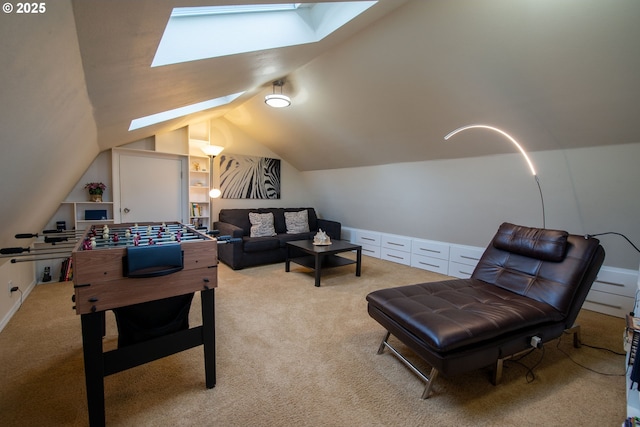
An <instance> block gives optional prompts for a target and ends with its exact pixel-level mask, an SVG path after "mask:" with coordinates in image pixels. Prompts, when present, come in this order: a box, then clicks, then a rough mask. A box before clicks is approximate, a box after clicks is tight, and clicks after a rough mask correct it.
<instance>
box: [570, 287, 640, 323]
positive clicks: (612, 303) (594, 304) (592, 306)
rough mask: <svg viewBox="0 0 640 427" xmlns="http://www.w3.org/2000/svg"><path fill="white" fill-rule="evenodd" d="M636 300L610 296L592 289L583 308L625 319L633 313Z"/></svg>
mask: <svg viewBox="0 0 640 427" xmlns="http://www.w3.org/2000/svg"><path fill="white" fill-rule="evenodd" d="M634 302H635V299H634V298H632V297H626V296H622V295H614V294H609V293H607V292H601V291H598V290H595V289H591V291H589V293H588V294H587V299H586V300H585V302H584V305H583V306H582V308H586V309H587V310H592V311H597V312H599V313H604V314H609V315H611V316H617V317H625V316H626V315H627V314H628V313H629V312H631V311H633V303H634Z"/></svg>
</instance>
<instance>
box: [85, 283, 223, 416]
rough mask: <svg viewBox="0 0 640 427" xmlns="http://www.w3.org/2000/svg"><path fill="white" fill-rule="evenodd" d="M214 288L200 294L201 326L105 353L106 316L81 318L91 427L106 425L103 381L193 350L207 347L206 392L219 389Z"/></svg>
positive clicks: (102, 314) (97, 315)
mask: <svg viewBox="0 0 640 427" xmlns="http://www.w3.org/2000/svg"><path fill="white" fill-rule="evenodd" d="M214 290H215V288H211V289H207V290H203V291H202V292H200V298H201V304H202V325H200V326H196V327H193V328H189V329H186V330H183V331H178V332H174V333H172V334H168V335H163V336H161V337H158V338H154V339H151V340H148V341H143V342H140V343H137V344H133V345H128V346H126V347H122V348H118V349H115V350H110V351H107V352H103V347H102V338H103V332H104V322H105V312H104V311H100V312H95V313H88V314H81V315H80V320H81V323H82V347H83V353H84V371H85V381H86V386H87V406H88V412H89V425H90V426H91V427H96V426H104V425H105V405H104V377H106V376H107V375H111V374H115V373H117V372H121V371H124V370H127V369H130V368H133V367H136V366H140V365H143V364H145V363H148V362H151V361H154V360H157V359H161V358H163V357H166V356H169V355H171V354H175V353H179V352H181V351H184V350H188V349H190V348H193V347H197V346H199V345H202V346H203V347H204V369H205V381H206V386H207V388H213V387H214V386H215V385H216V360H215V357H216V356H215V354H216V336H215V335H216V334H215V295H214Z"/></svg>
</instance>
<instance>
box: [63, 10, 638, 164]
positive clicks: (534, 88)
mask: <svg viewBox="0 0 640 427" xmlns="http://www.w3.org/2000/svg"><path fill="white" fill-rule="evenodd" d="M278 2H279V1H259V0H253V1H237V0H236V1H232V0H208V1H203V0H193V1H190V2H189V3H188V4H185V2H183V1H176V0H136V1H130V0H74V1H73V11H74V16H75V22H76V27H77V28H76V29H77V36H78V41H79V47H80V52H81V57H82V64H83V68H84V73H85V79H86V84H87V91H88V94H89V98H90V102H91V104H92V106H93V110H94V111H93V114H94V118H95V122H96V126H97V134H98V143H99V146H100V149H101V150H106V149H109V148H112V147H115V146H119V145H123V144H127V143H129V142H132V141H136V140H139V139H143V138H146V137H149V136H151V135H154V134H157V133H161V132H166V131H169V130H173V129H177V128H179V127H182V126H185V125H187V124H189V123H196V122H201V121H203V120H207V119H216V118H217V119H220V120H225V121H227V122H229V123H231V124H233V125H235V126H237V127H238V128H239V129H241V130H242V131H243V132H245V133H246V134H248V135H250V136H251V137H253V138H254V139H255V140H256V141H258V142H260V143H262V144H264V145H265V146H266V147H267V148H269V149H270V150H271V151H273V152H274V153H276V154H277V155H278V156H280V157H281V158H282V159H284V160H286V161H287V162H289V163H290V164H292V165H293V166H294V167H296V168H297V169H299V170H302V171H306V170H318V169H334V168H345V167H356V166H366V165H379V164H388V163H399V162H409V161H417V160H431V159H443V158H457V157H471V156H482V155H490V154H497V153H505V152H514V150H515V149H514V147H512V146H510V144H505V143H504V141H502V140H499V139H497V138H496V136H495V135H489V134H484V133H483V132H482V131H478V132H467V133H466V134H461V135H460V136H457V137H456V138H457V140H456V142H455V143H452V142H448V143H445V142H444V140H443V136H444V135H445V134H447V133H448V132H449V131H451V130H453V129H454V128H457V127H459V126H462V125H466V124H471V123H479V122H480V123H487V124H492V125H495V126H499V127H502V128H503V129H505V130H507V131H508V132H509V133H511V134H512V135H513V136H514V137H516V138H517V139H518V140H519V141H520V142H521V143H522V144H523V145H524V147H525V149H527V150H529V151H539V150H553V149H565V148H574V147H587V146H596V145H605V144H625V143H637V142H640V127H639V126H637V125H636V122H637V111H638V108H637V102H638V101H637V100H638V99H640V79H639V78H638V76H640V43H638V41H639V40H640V25H638V24H637V23H638V21H639V20H640V2H638V1H636V0H611V1H606V2H604V1H602V0H456V1H451V0H380V1H379V2H378V4H376V5H375V6H373V7H371V8H370V9H368V10H367V11H365V12H364V13H363V14H362V15H360V16H358V17H356V18H355V19H353V20H352V21H350V22H349V23H347V25H345V26H344V27H342V28H341V29H339V30H338V31H336V32H335V33H333V34H331V35H329V36H328V37H326V38H325V39H323V40H321V41H319V42H317V43H311V44H305V45H298V46H292V47H285V48H277V49H270V50H263V51H257V52H250V53H244V54H238V55H231V56H224V57H220V58H214V59H204V60H199V61H193V62H186V63H180V64H175V65H166V66H161V67H155V68H151V67H150V64H151V62H152V60H153V57H154V55H155V52H156V49H157V47H158V44H159V42H160V39H161V37H162V34H163V31H164V28H165V25H166V23H167V20H168V18H169V15H170V13H171V10H172V8H173V7H179V6H199V5H222V4H252V3H278ZM255 37H260V34H256V35H255ZM208 42H211V41H207V40H203V41H202V43H208ZM283 77H284V78H285V79H286V82H287V83H286V84H285V86H284V92H285V93H286V94H288V95H289V96H291V98H292V102H293V104H292V105H291V106H290V107H288V108H285V109H271V108H269V107H267V106H266V105H265V104H264V102H263V99H264V96H265V95H266V94H268V93H271V91H272V86H271V83H272V82H273V81H274V80H276V79H279V78H283ZM240 91H246V93H245V94H244V95H242V96H241V97H239V98H238V99H236V100H235V101H234V102H232V103H231V104H228V105H226V106H223V107H218V108H214V109H211V110H207V111H204V112H201V113H196V114H193V115H190V116H186V117H183V118H179V119H174V120H171V121H168V122H165V123H160V124H158V125H154V126H149V127H146V128H142V129H138V130H135V131H128V129H129V125H130V122H131V120H132V119H135V118H139V117H143V116H147V115H150V114H155V113H158V112H161V111H165V110H170V109H174V108H178V107H182V106H185V105H190V104H195V103H198V102H202V101H205V100H209V99H213V98H217V97H221V96H226V95H229V94H232V93H236V92H240Z"/></svg>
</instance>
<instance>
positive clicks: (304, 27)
mask: <svg viewBox="0 0 640 427" xmlns="http://www.w3.org/2000/svg"><path fill="white" fill-rule="evenodd" d="M376 3H377V1H351V2H328V3H286V4H264V5H240V6H210V7H182V8H175V9H173V12H172V13H171V17H170V18H169V22H168V24H167V27H166V28H165V30H164V34H163V35H162V39H161V41H160V45H159V46H158V50H157V51H156V55H155V57H154V58H153V62H152V64H151V66H152V67H158V66H161V65H169V64H176V63H180V62H188V61H197V60H200V59H206V58H215V57H219V56H227V55H235V54H239V53H246V52H254V51H258V50H265V49H275V48H279V47H285V46H295V45H300V44H306V43H315V42H318V41H320V40H322V39H323V38H325V37H326V36H328V35H329V34H331V33H332V32H334V31H335V30H337V29H338V28H340V27H342V26H343V25H345V24H346V23H347V22H349V21H351V20H352V19H353V18H355V17H356V16H358V15H360V14H361V13H363V12H364V11H366V10H367V9H369V8H370V7H371V6H373V5H374V4H376Z"/></svg>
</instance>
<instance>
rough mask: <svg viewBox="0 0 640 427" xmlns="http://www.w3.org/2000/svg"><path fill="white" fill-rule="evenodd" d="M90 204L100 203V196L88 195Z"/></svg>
mask: <svg viewBox="0 0 640 427" xmlns="http://www.w3.org/2000/svg"><path fill="white" fill-rule="evenodd" d="M89 197H90V198H91V201H92V202H102V194H89Z"/></svg>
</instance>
